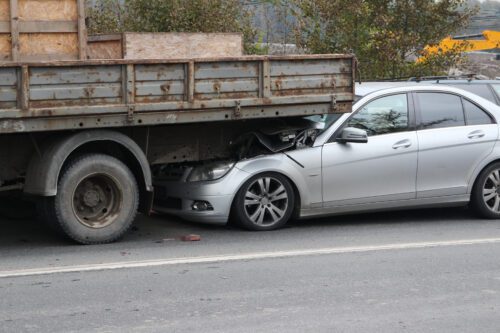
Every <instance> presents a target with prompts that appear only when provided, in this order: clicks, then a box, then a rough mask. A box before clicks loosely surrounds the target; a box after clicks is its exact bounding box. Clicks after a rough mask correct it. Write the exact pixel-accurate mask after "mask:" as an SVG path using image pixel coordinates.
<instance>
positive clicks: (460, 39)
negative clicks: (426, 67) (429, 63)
mask: <svg viewBox="0 0 500 333" xmlns="http://www.w3.org/2000/svg"><path fill="white" fill-rule="evenodd" d="M495 49H500V31H492V30H485V31H483V33H481V34H477V35H465V36H455V37H451V36H450V37H447V38H445V39H443V40H442V41H441V42H439V44H437V45H428V46H426V47H425V48H424V52H423V53H424V55H423V56H422V57H420V58H419V59H418V60H417V61H418V62H423V61H425V60H426V59H427V58H428V57H431V56H432V55H436V54H440V53H447V52H450V51H454V50H458V51H461V52H471V51H486V50H495Z"/></svg>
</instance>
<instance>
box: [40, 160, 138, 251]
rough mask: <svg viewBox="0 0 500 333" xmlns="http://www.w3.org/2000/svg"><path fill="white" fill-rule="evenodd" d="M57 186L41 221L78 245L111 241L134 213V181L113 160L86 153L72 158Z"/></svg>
mask: <svg viewBox="0 0 500 333" xmlns="http://www.w3.org/2000/svg"><path fill="white" fill-rule="evenodd" d="M57 187H58V194H57V196H55V197H52V198H48V200H46V201H44V202H43V206H44V207H43V209H42V212H43V215H44V216H43V218H44V219H48V220H49V221H48V224H49V225H50V226H52V229H55V230H56V231H60V232H62V233H63V234H64V235H65V236H67V237H68V238H70V239H72V240H73V241H75V242H77V243H80V244H105V243H111V242H114V241H116V240H118V239H120V238H121V237H122V236H123V235H124V234H125V233H126V232H127V230H128V229H129V228H130V226H131V225H132V223H133V221H134V219H135V216H136V214H137V209H138V205H139V189H138V186H137V181H136V179H135V177H134V175H133V174H132V172H131V171H130V170H129V168H127V166H126V165H125V164H123V162H121V161H120V160H118V159H116V158H114V157H111V156H108V155H102V154H88V155H83V156H80V157H78V158H75V159H74V160H72V161H71V162H70V163H69V164H68V166H67V167H66V168H64V170H63V172H62V175H61V177H60V179H59V182H58V186H57Z"/></svg>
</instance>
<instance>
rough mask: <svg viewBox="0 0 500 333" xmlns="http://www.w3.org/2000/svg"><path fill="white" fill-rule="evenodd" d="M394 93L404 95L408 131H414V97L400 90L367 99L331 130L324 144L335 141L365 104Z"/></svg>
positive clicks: (415, 127)
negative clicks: (334, 129)
mask: <svg viewBox="0 0 500 333" xmlns="http://www.w3.org/2000/svg"><path fill="white" fill-rule="evenodd" d="M394 95H406V103H407V107H408V132H411V131H416V130H417V126H416V112H415V105H414V101H413V100H414V99H413V96H411V95H412V93H411V92H404V91H401V92H398V93H389V94H385V95H380V96H378V97H376V98H373V99H371V100H369V101H367V102H366V103H365V104H363V105H361V106H360V107H359V108H358V110H357V111H356V112H352V113H351V115H350V116H349V118H347V119H346V120H345V121H344V123H343V124H342V126H340V127H339V128H338V129H337V130H336V131H335V132H333V134H332V135H331V136H330V138H329V139H328V140H327V141H326V142H325V144H328V143H333V142H337V136H338V135H339V134H340V132H342V131H343V130H344V128H346V126H347V124H348V123H349V121H350V120H351V118H352V117H354V116H355V115H356V114H357V113H358V112H359V111H361V110H362V109H363V108H364V107H365V106H366V105H368V104H369V103H371V102H373V101H376V100H377V99H380V98H384V97H388V96H394ZM381 135H384V134H381Z"/></svg>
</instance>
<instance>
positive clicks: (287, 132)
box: [153, 118, 322, 182]
mask: <svg viewBox="0 0 500 333" xmlns="http://www.w3.org/2000/svg"><path fill="white" fill-rule="evenodd" d="M321 129H322V123H321V122H317V121H313V120H310V119H306V118H299V119H288V120H282V119H279V120H276V121H271V122H268V124H266V125H265V126H261V128H259V129H258V130H257V129H255V128H250V129H249V130H248V131H246V132H245V133H244V134H242V135H239V136H237V137H236V138H235V139H234V140H232V141H231V142H229V144H227V148H226V149H224V150H223V151H224V153H223V154H221V156H218V157H215V158H212V159H210V160H205V161H197V162H180V163H170V164H160V165H155V166H153V175H154V177H155V179H156V180H161V181H181V182H197V181H207V180H217V179H220V178H222V177H224V176H225V175H226V174H227V173H228V172H229V171H230V170H231V168H232V167H233V166H234V165H235V164H236V163H237V162H239V161H242V160H246V159H250V158H255V157H258V156H262V155H269V154H275V153H279V152H286V151H289V150H294V149H302V148H306V147H311V146H312V145H313V143H314V141H315V140H316V137H317V136H318V133H319V132H320V131H321Z"/></svg>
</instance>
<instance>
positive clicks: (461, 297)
mask: <svg viewBox="0 0 500 333" xmlns="http://www.w3.org/2000/svg"><path fill="white" fill-rule="evenodd" d="M0 227H1V230H2V232H1V233H0V332H72V331H74V332H108V331H109V332H128V331H143V332H401V331H407V332H473V331H474V332H498V331H499V327H500V261H499V260H498V258H499V257H500V221H488V220H480V219H476V218H475V217H474V216H473V215H472V214H471V213H470V212H469V211H467V210H465V209H440V210H427V211H408V212H395V213H381V214H366V215H353V216H346V217H335V218H327V219H320V220H310V221H300V222H294V223H293V224H292V225H291V226H290V227H289V228H286V229H283V230H279V231H275V232H268V233H253V232H246V231H241V230H238V229H233V228H227V227H213V226H202V225H197V224H190V223H186V222H181V221H179V220H177V219H174V218H166V217H162V216H154V217H148V218H146V217H141V218H139V220H138V223H137V225H136V228H134V230H133V231H132V232H130V233H129V234H128V235H127V236H126V238H125V239H124V240H123V241H122V242H120V243H116V244H110V245H104V246H90V247H89V246H76V245H73V244H71V243H68V242H66V241H63V240H61V239H59V238H58V237H57V236H54V235H52V234H51V233H50V232H49V231H47V230H46V229H45V228H44V227H43V226H41V225H38V224H37V223H36V222H33V221H28V220H26V221H8V220H0ZM191 233H194V234H199V235H200V236H201V241H199V242H183V241H181V240H180V237H181V236H183V235H186V234H191ZM2 276H3V277H2Z"/></svg>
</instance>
